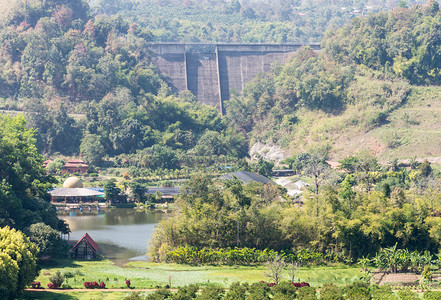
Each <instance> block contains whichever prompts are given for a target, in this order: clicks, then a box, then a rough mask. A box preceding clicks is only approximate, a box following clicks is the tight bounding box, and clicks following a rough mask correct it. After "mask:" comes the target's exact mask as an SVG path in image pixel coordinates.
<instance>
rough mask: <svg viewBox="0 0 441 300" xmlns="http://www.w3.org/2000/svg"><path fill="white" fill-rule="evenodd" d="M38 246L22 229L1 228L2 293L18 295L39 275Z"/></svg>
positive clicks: (0, 267) (12, 297)
mask: <svg viewBox="0 0 441 300" xmlns="http://www.w3.org/2000/svg"><path fill="white" fill-rule="evenodd" d="M37 255H38V247H36V246H35V244H33V243H32V242H30V241H29V239H28V238H27V237H26V236H25V235H24V234H23V233H22V232H20V231H17V230H15V229H11V228H10V227H9V226H6V227H3V228H0V274H1V277H0V293H1V295H2V296H3V297H5V298H6V299H15V298H16V296H17V295H18V294H19V293H20V292H21V291H22V290H23V289H24V288H25V286H27V285H28V284H30V282H31V281H32V280H33V279H34V278H35V277H36V276H37V274H38V271H37Z"/></svg>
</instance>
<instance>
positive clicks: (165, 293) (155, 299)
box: [126, 288, 171, 300]
mask: <svg viewBox="0 0 441 300" xmlns="http://www.w3.org/2000/svg"><path fill="white" fill-rule="evenodd" d="M170 296H171V292H170V291H169V290H167V289H164V288H159V289H158V290H156V291H155V292H154V293H153V294H149V295H147V297H146V298H145V300H161V299H169V297H170ZM127 299H129V298H126V300H127ZM136 299H138V298H136ZM136 299H135V298H130V300H136ZM139 299H143V298H139Z"/></svg>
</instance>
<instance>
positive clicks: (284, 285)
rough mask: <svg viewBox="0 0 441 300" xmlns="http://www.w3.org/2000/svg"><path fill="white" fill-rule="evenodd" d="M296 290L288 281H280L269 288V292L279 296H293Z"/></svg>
mask: <svg viewBox="0 0 441 300" xmlns="http://www.w3.org/2000/svg"><path fill="white" fill-rule="evenodd" d="M296 291H297V288H296V287H295V286H294V285H293V284H292V283H291V282H288V281H282V282H280V283H279V284H278V285H276V286H274V287H272V288H271V293H273V295H276V294H277V295H278V297H280V295H287V296H292V298H294V297H295V295H296Z"/></svg>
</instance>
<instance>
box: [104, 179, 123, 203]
mask: <svg viewBox="0 0 441 300" xmlns="http://www.w3.org/2000/svg"><path fill="white" fill-rule="evenodd" d="M115 183H116V180H115V178H111V179H109V180H107V181H106V183H105V184H104V193H105V197H106V199H107V200H110V201H112V200H114V199H116V198H117V197H118V195H119V194H120V193H121V190H120V189H119V188H118V187H117V186H116V184H115Z"/></svg>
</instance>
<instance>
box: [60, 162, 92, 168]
mask: <svg viewBox="0 0 441 300" xmlns="http://www.w3.org/2000/svg"><path fill="white" fill-rule="evenodd" d="M88 166H89V165H88V164H85V163H71V162H68V163H65V164H64V167H65V168H78V167H80V168H84V167H88Z"/></svg>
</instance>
